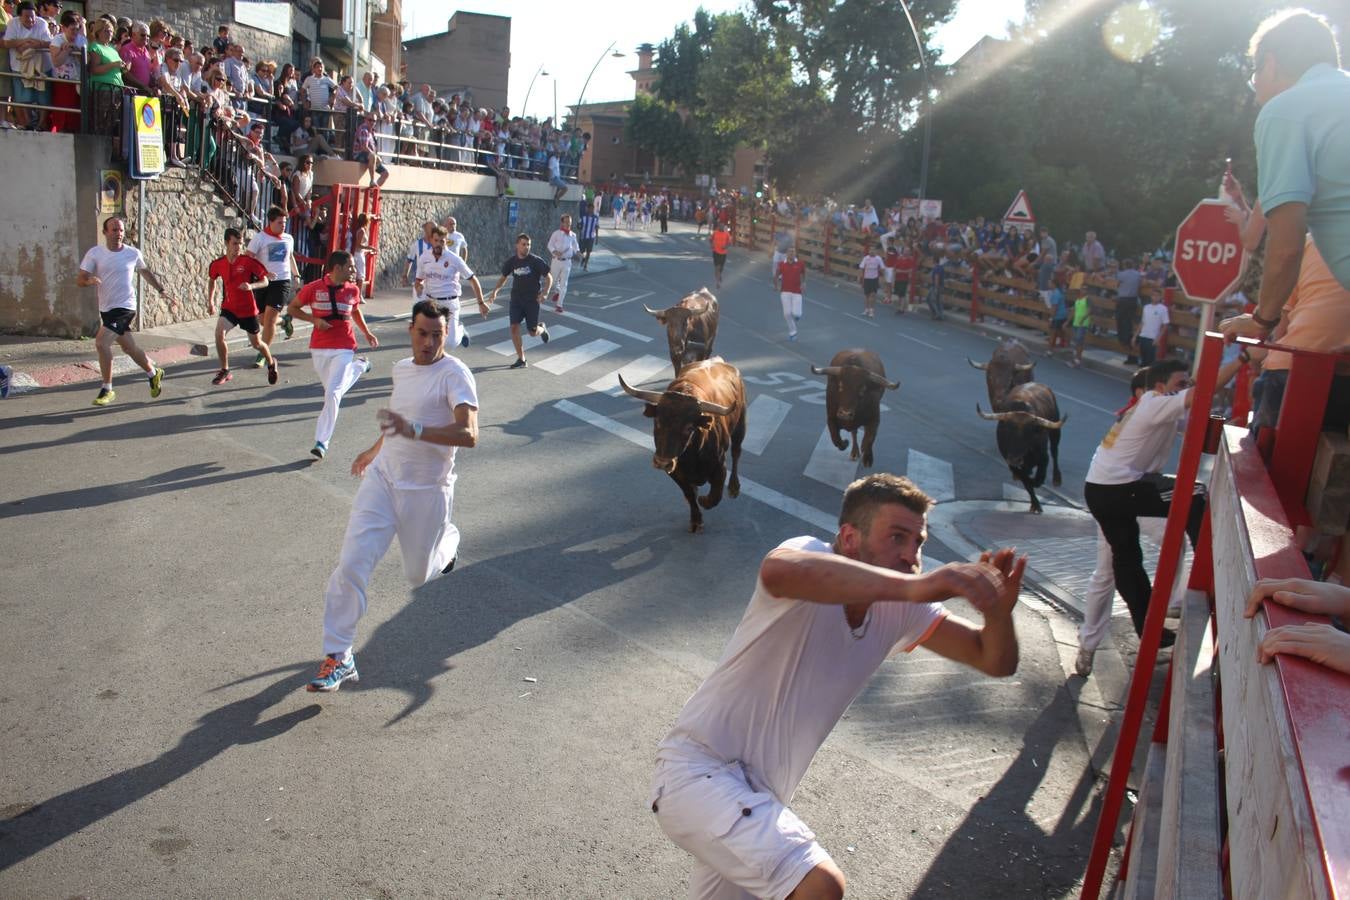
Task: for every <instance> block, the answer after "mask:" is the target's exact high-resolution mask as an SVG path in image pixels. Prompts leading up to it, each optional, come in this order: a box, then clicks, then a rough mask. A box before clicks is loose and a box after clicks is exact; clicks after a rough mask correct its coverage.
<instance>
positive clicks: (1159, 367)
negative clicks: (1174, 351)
mask: <svg viewBox="0 0 1350 900" xmlns="http://www.w3.org/2000/svg"><path fill="white" fill-rule="evenodd" d="M1189 370H1190V366H1188V365H1186V363H1184V362H1182V361H1181V360H1179V359H1164V360H1161V361H1159V362H1155V363H1154V364H1153V365H1151V366H1149V367H1148V386H1149V387H1153V385H1155V384H1160V383H1163V382H1166V381H1167V379H1169V378H1171V377H1172V376H1173V375H1175V374H1176V373H1177V372H1186V371H1189Z"/></svg>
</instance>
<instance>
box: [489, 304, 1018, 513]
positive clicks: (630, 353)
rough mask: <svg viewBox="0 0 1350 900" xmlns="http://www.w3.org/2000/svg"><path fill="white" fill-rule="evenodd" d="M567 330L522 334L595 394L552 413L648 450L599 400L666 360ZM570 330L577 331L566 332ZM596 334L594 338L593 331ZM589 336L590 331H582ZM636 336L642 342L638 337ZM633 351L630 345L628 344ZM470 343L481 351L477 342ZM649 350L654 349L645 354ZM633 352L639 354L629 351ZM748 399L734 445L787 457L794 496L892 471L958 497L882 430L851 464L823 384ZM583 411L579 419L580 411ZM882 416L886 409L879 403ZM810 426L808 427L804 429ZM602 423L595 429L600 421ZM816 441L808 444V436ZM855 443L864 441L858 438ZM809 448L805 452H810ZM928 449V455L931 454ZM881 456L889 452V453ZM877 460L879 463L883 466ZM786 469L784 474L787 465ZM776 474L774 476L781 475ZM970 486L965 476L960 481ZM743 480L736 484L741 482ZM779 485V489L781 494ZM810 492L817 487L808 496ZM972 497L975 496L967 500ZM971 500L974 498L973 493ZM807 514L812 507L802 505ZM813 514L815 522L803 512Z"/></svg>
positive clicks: (789, 385)
mask: <svg viewBox="0 0 1350 900" xmlns="http://www.w3.org/2000/svg"><path fill="white" fill-rule="evenodd" d="M567 321H568V322H570V323H571V324H570V325H563V324H562V323H560V322H558V323H555V324H554V325H553V326H552V327H551V328H550V329H549V336H550V340H549V343H548V344H547V345H545V344H543V342H542V341H540V340H539V339H538V338H531V337H528V336H525V337H524V346H525V349H526V350H527V351H528V352H529V354H530V362H531V365H532V366H533V367H534V368H536V369H540V370H542V371H544V372H547V373H549V374H550V375H554V376H569V377H572V378H576V379H577V380H578V381H581V380H582V379H589V380H587V381H585V382H584V383H585V385H586V388H587V389H588V390H590V391H592V392H594V394H595V396H596V398H597V400H596V402H594V403H591V404H589V405H586V406H583V403H581V402H578V401H584V397H574V398H573V399H572V400H571V401H567V402H566V403H565V404H558V405H557V406H556V408H558V409H560V410H562V411H564V412H567V413H568V414H569V415H572V416H574V417H575V418H577V419H580V420H581V421H584V422H587V423H589V424H591V425H596V426H597V427H602V428H604V430H606V431H609V432H610V433H611V434H614V435H617V436H619V437H622V438H624V439H625V440H627V441H630V442H634V443H640V444H642V445H644V446H650V444H651V431H650V430H649V426H648V427H644V428H642V429H641V430H638V429H635V428H633V427H632V426H631V425H626V424H623V423H622V422H620V421H618V419H617V418H615V417H624V416H626V415H627V414H628V412H629V411H631V409H632V407H631V406H623V407H621V406H619V405H617V404H616V405H613V406H610V407H608V408H606V407H605V404H608V403H609V402H610V401H609V400H607V399H603V400H602V399H600V398H617V397H620V396H622V394H623V391H622V389H621V388H620V386H619V375H620V374H621V373H622V375H623V378H624V380H625V381H626V382H627V383H628V384H629V385H631V386H634V387H639V386H641V387H643V388H645V389H648V390H651V389H658V390H659V389H663V388H664V387H665V386H666V384H668V383H669V382H670V380H671V378H672V377H673V376H672V372H671V365H670V360H669V359H668V358H667V357H664V356H657V355H655V354H653V353H646V352H641V351H642V350H645V349H647V348H646V347H644V346H642V345H645V344H649V343H650V342H651V338H650V337H649V336H647V335H641V334H638V333H636V332H631V331H627V330H626V329H623V328H620V327H618V326H613V325H610V324H609V323H605V322H598V321H596V320H593V319H590V318H588V317H584V316H578V315H571V314H569V316H568V319H567ZM572 326H576V327H572ZM506 328H507V320H506V317H504V316H500V317H497V318H493V319H489V320H487V321H479V322H475V323H473V324H470V325H468V326H467V330H468V331H469V334H470V335H471V336H473V337H474V338H481V337H483V336H494V335H500V334H501V332H503V331H504V330H505V329H506ZM592 328H594V329H595V330H596V331H598V332H599V333H598V334H597V333H596V331H592ZM588 332H589V333H588ZM636 339H641V340H636ZM635 344H636V345H637V346H636V347H635V346H634V345H635ZM476 346H482V345H481V344H479V345H476ZM485 349H487V350H488V351H490V352H492V353H494V354H497V355H500V356H513V355H514V354H515V348H514V347H513V346H512V343H511V341H510V340H501V341H496V342H493V343H491V344H487V345H486V347H485ZM653 349H654V348H653ZM634 350H637V351H638V352H637V353H634ZM745 382H746V393H747V400H748V402H749V407H748V410H747V416H746V433H745V439H744V441H743V443H742V449H743V451H744V452H745V453H746V454H748V455H750V456H752V457H766V458H772V459H774V461H775V462H781V461H783V460H790V459H791V458H792V457H793V455H794V454H795V455H796V458H797V459H799V460H801V466H802V467H801V469H800V470H796V471H799V472H800V479H799V480H797V481H796V482H794V483H795V484H796V485H797V486H798V488H799V489H802V490H806V488H804V487H803V485H806V484H815V485H823V486H825V487H827V488H829V489H832V490H834V491H840V492H842V491H843V490H845V489H846V488H847V487H848V485H849V484H850V483H852V482H853V481H854V480H856V479H857V478H859V477H861V476H863V475H866V474H867V473H868V472H871V471H893V472H897V473H898V474H905V475H908V476H909V477H910V478H911V479H912V480H913V481H914V482H915V483H917V484H918V485H919V486H920V487H922V488H923V489H924V491H925V492H926V493H927V494H928V495H929V496H931V497H932V498H933V499H934V500H935V501H937V502H939V503H942V502H949V501H954V500H957V499H958V498H959V497H960V495H959V494H958V489H957V473H956V469H955V467H954V466H953V464H952V462H951V461H950V460H948V459H944V458H942V457H940V456H938V455H935V454H934V453H925V452H924V451H923V450H919V449H917V448H914V447H907V448H897V447H895V446H894V442H893V440H891V441H890V442H889V443H890V446H889V447H884V446H883V445H885V444H886V443H888V441H887V439H888V438H890V437H891V435H888V434H887V432H886V430H885V424H886V419H885V418H884V417H883V420H882V426H883V432H882V435H881V436H880V439H879V440H878V443H877V449H876V455H877V460H878V463H877V465H876V466H874V467H873V468H872V469H864V468H863V467H862V465H861V461H860V460H854V459H851V458H850V456H851V449H852V436H851V435H849V434H847V433H841V434H842V436H843V437H844V438H845V440H846V441H848V446H847V447H846V448H845V449H843V450H840V449H838V448H837V447H835V445H834V442H833V441H832V440H831V439H830V434H829V430H828V428H826V427H823V425H824V419H825V379H824V378H821V377H817V376H811V375H809V374H807V373H805V372H798V371H788V370H784V371H772V372H756V373H755V374H754V375H748V374H747V375H746V377H745ZM582 409H584V410H585V411H584V413H583V412H581V411H580V410H582ZM882 410H883V412H887V411H889V407H887V406H886V405H884V404H883V406H882ZM808 422H809V424H808ZM601 423H603V424H601ZM809 435H814V436H815V437H814V442H812V441H811V439H810V438H809V437H808V436H809ZM859 438H860V439H861V438H862V434H861V433H859ZM808 448H809V451H808ZM900 449H903V450H904V466H903V469H902V468H901V467H900V466H898V465H897V464H896V463H897V462H898V460H896V458H895V454H896V453H897V452H898V451H899V450H900ZM928 449H932V448H931V447H930V448H928ZM887 450H888V451H889V452H887ZM883 460H885V462H883ZM980 468H981V470H982V471H981V472H980V473H977V475H976V476H975V478H974V480H975V481H978V482H979V487H978V489H973V488H972V487H971V486H970V484H967V488H966V493H965V495H964V499H990V500H998V499H1004V500H1011V501H1015V502H1019V501H1024V500H1025V499H1026V491H1025V490H1024V489H1023V488H1022V487H1021V486H1020V485H1016V484H1012V483H1010V482H1007V481H1005V480H1004V479H1006V477H1007V475H1006V470H1005V469H1001V467H1000V469H1001V471H994V470H990V469H989V468H988V467H986V466H981V467H980ZM788 470H789V471H792V467H791V466H789V467H788ZM780 471H781V469H780ZM966 477H967V480H968V482H969V481H970V480H971V479H972V476H971V475H969V474H968V475H967V476H966ZM743 481H744V477H743ZM783 486H784V485H781V484H780V485H777V487H779V488H782V487H783ZM759 489H761V490H762V491H763V492H765V496H766V497H767V496H771V497H772V498H773V499H774V501H775V503H774V505H778V506H780V507H782V505H783V504H784V503H787V502H788V501H787V500H785V499H784V497H785V496H786V495H784V494H782V493H781V492H779V491H776V490H775V489H773V488H769V487H766V486H763V485H760V486H759ZM816 490H818V488H817V489H816ZM975 490H978V493H974V491H975ZM972 494H973V495H972ZM803 509H806V510H808V511H811V510H813V509H814V508H808V507H806V506H803ZM811 515H813V516H814V515H815V513H814V512H811Z"/></svg>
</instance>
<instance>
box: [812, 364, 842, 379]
mask: <svg viewBox="0 0 1350 900" xmlns="http://www.w3.org/2000/svg"><path fill="white" fill-rule="evenodd" d="M841 369H842V367H841V366H826V367H825V368H823V369H821V368H817V367H816V366H812V367H811V374H812V375H828V376H830V377H831V378H838V377H839V372H840V371H841Z"/></svg>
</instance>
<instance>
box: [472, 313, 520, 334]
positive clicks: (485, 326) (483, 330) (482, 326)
mask: <svg viewBox="0 0 1350 900" xmlns="http://www.w3.org/2000/svg"><path fill="white" fill-rule="evenodd" d="M461 321H463V320H462V319H461ZM509 327H511V320H510V319H509V318H508V317H506V316H498V317H497V318H495V319H488V320H487V321H486V322H484V321H482V320H481V319H480V320H479V321H477V322H474V323H473V324H471V325H465V326H464V330H465V331H467V332H469V337H478V336H479V335H480V334H487V333H488V332H489V331H501V330H502V329H503V328H509Z"/></svg>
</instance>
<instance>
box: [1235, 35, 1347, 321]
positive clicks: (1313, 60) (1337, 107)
mask: <svg viewBox="0 0 1350 900" xmlns="http://www.w3.org/2000/svg"><path fill="white" fill-rule="evenodd" d="M1248 52H1249V53H1250V55H1251V58H1252V66H1253V70H1254V72H1253V75H1252V80H1251V86H1252V90H1254V91H1255V92H1256V102H1257V103H1258V104H1260V105H1261V113H1260V115H1259V116H1257V119H1256V163H1257V175H1258V187H1259V194H1260V206H1261V210H1262V212H1263V213H1264V214H1265V216H1266V229H1267V231H1266V256H1265V270H1264V272H1263V274H1262V277H1261V292H1260V295H1259V297H1258V301H1259V304H1258V306H1257V309H1256V311H1255V313H1253V314H1252V315H1248V316H1237V317H1235V318H1233V319H1229V320H1227V321H1226V322H1224V323H1223V330H1224V333H1225V334H1227V335H1229V336H1230V337H1231V336H1234V335H1246V336H1249V337H1265V336H1266V335H1268V334H1270V333H1271V332H1272V331H1273V330H1274V328H1275V326H1276V325H1277V324H1278V323H1279V320H1280V313H1281V310H1282V309H1283V307H1284V304H1285V302H1286V301H1287V300H1288V299H1289V295H1290V294H1291V293H1292V292H1293V290H1294V285H1295V283H1296V282H1297V280H1298V272H1299V266H1300V264H1301V263H1302V260H1303V247H1304V239H1305V238H1306V236H1307V234H1308V232H1310V231H1311V232H1312V236H1313V240H1314V241H1316V243H1317V247H1318V249H1319V250H1320V251H1321V253H1322V256H1323V258H1324V259H1325V260H1326V263H1327V266H1328V267H1329V268H1330V269H1331V272H1332V274H1333V275H1334V276H1335V278H1336V280H1337V281H1338V282H1340V284H1341V285H1342V286H1344V287H1345V288H1347V289H1350V72H1346V71H1344V70H1342V69H1341V68H1340V49H1339V48H1338V47H1337V46H1336V37H1335V35H1334V33H1333V32H1332V30H1331V26H1330V25H1328V24H1327V20H1326V19H1324V18H1322V17H1321V16H1317V15H1313V14H1312V13H1308V12H1305V11H1302V10H1298V11H1292V12H1283V13H1278V14H1276V15H1274V16H1272V17H1271V18H1269V19H1267V20H1266V21H1265V22H1263V23H1262V24H1261V27H1259V28H1258V29H1257V30H1256V34H1255V35H1253V36H1252V41H1251V46H1250V49H1249V51H1248ZM1347 314H1350V310H1347Z"/></svg>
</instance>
